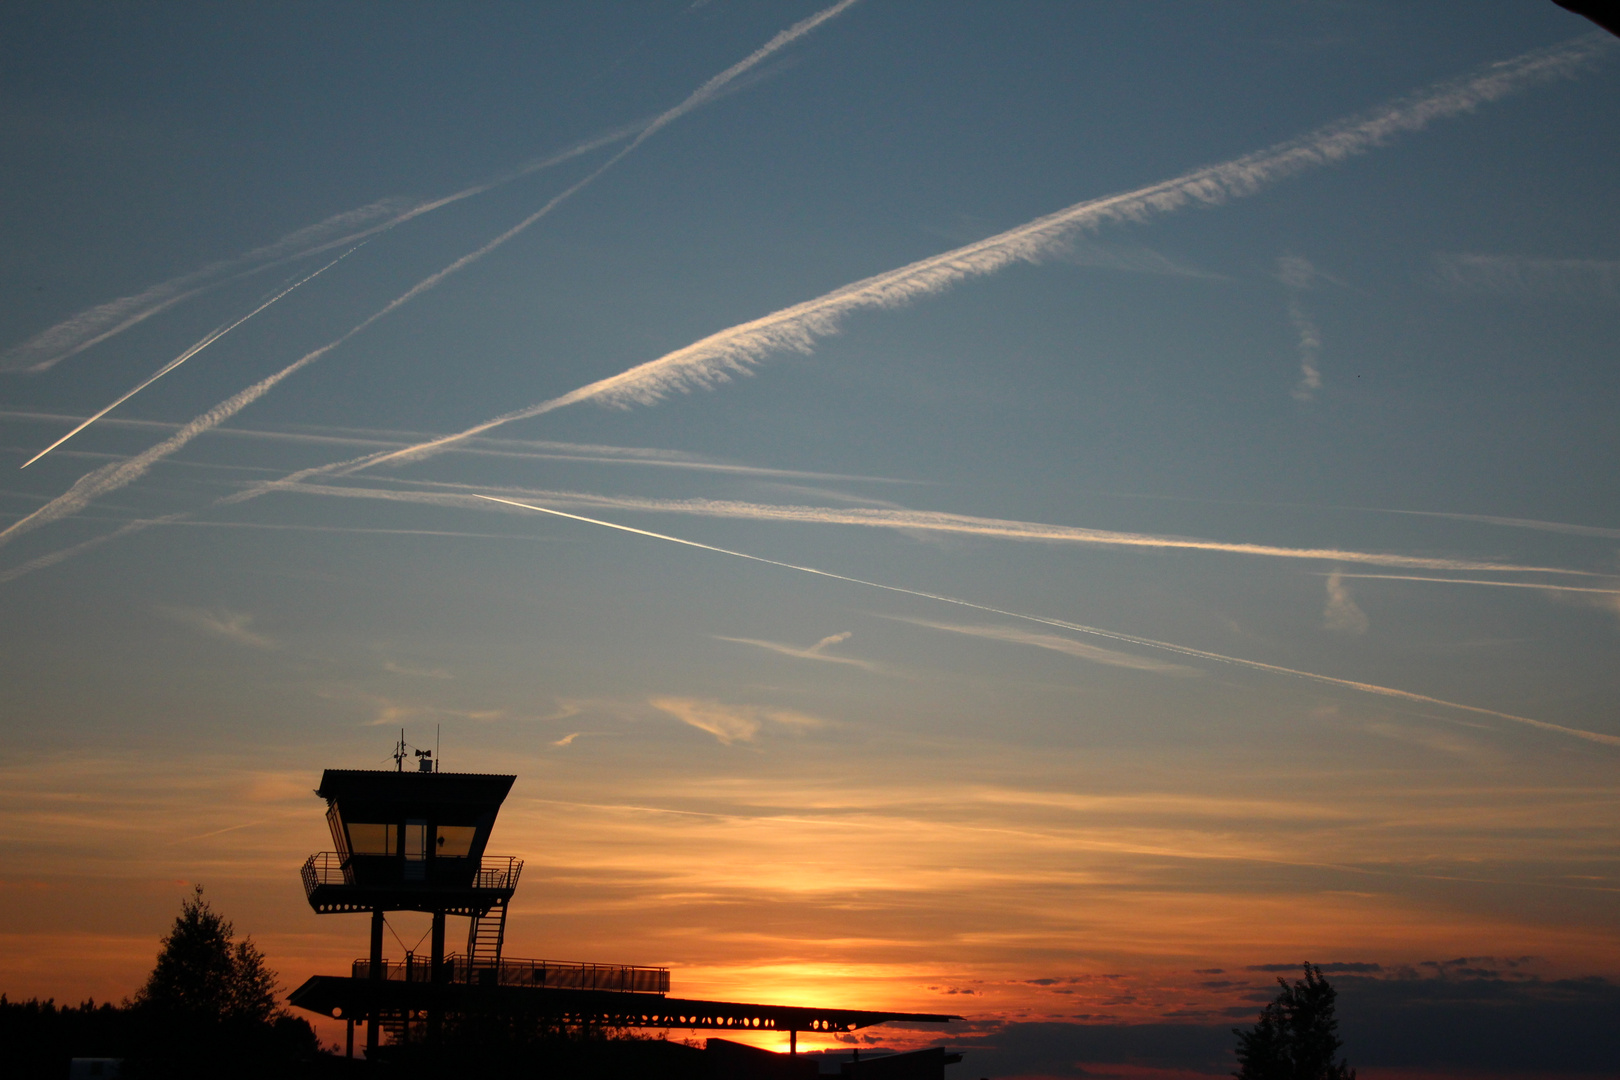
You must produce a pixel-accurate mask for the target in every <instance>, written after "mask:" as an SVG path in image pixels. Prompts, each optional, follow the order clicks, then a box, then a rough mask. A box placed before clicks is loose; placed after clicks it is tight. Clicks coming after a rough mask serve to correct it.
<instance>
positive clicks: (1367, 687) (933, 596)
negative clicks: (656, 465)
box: [478, 495, 1620, 746]
mask: <svg viewBox="0 0 1620 1080" xmlns="http://www.w3.org/2000/svg"><path fill="white" fill-rule="evenodd" d="M478 498H480V499H487V500H488V501H490V502H496V503H505V504H506V505H507V506H516V507H521V508H522V509H524V510H535V511H538V512H539V513H542V514H552V515H554V516H556V517H561V518H569V519H570V520H573V521H583V522H585V523H586V524H589V525H601V526H602V527H604V528H608V529H617V530H619V531H620V532H627V533H634V534H635V535H637V536H648V537H651V538H653V539H654V540H668V541H669V542H670V543H674V544H683V545H685V546H686V547H693V548H699V549H701V550H703V551H713V552H717V553H719V554H721V555H732V556H735V557H737V558H739V559H747V560H749V561H750V562H757V563H764V564H765V565H767V566H779V567H782V568H783V569H785V570H797V571H799V572H800V573H804V574H814V575H815V576H817V577H824V578H831V579H832V580H834V581H846V582H849V583H850V584H852V585H864V586H866V587H867V588H870V589H882V590H883V591H885V592H892V593H902V594H904V595H906V596H917V597H921V598H923V599H925V600H937V601H940V602H941V603H946V604H956V605H957V606H959V607H965V608H972V609H973V610H975V611H984V612H989V613H991V614H993V615H1004V616H1006V617H1007V618H1011V619H1023V620H1024V621H1026V622H1034V623H1041V624H1043V625H1045V626H1056V627H1060V628H1062V629H1064V630H1072V631H1074V632H1075V633H1079V634H1090V635H1092V636H1094V637H1100V638H1105V639H1107V640H1109V641H1118V642H1122V643H1124V644H1127V645H1138V646H1141V647H1143V648H1149V649H1160V650H1162V651H1164V652H1170V653H1175V654H1176V655H1178V656H1189V657H1195V658H1197V659H1200V660H1211V661H1214V662H1216V663H1221V664H1231V665H1233V666H1236V667H1246V668H1251V669H1253V670H1255V671H1267V672H1270V673H1272V674H1274V675H1290V676H1293V677H1294V678H1296V679H1308V680H1310V681H1312V682H1319V683H1325V684H1327V685H1329V686H1338V687H1343V688H1345V689H1349V690H1359V691H1361V692H1362V693H1365V694H1377V695H1379V696H1381V697H1392V698H1399V699H1400V700H1402V701H1412V702H1417V703H1419V704H1423V705H1438V706H1441V707H1442V708H1447V709H1461V710H1463V711H1464V712H1471V713H1475V714H1478V715H1481V716H1494V717H1497V718H1498V719H1502V720H1511V721H1513V722H1514V723H1518V724H1526V725H1529V726H1530V727H1534V728H1540V729H1541V730H1543V731H1553V732H1557V733H1558V734H1560V735H1573V736H1574V737H1575V738H1577V739H1586V740H1589V741H1591V742H1596V743H1603V744H1604V745H1606V746H1620V736H1614V735H1604V734H1602V733H1600V732H1596V731H1586V730H1584V729H1582V728H1572V727H1565V726H1564V725H1562V724H1552V723H1548V722H1547V721H1545V720H1536V719H1533V718H1531V717H1528V716H1517V715H1515V714H1513V713H1506V712H1500V711H1498V710H1496V709H1486V708H1483V707H1481V706H1478V705H1464V704H1462V703H1461V702H1456V701H1446V700H1444V699H1443V698H1437V697H1430V696H1429V695H1428V694H1414V693H1412V692H1411V691H1409V690H1397V689H1395V688H1393V687H1389V686H1378V685H1376V684H1374V683H1364V682H1356V681H1355V680H1353V679H1339V678H1335V677H1334V676H1332V675H1318V674H1316V673H1315V672H1311V671H1300V670H1298V669H1297V668H1289V667H1282V666H1280V665H1277V664H1267V663H1264V662H1262V661H1259V660H1245V659H1242V658H1241V657H1236V656H1226V655H1224V654H1222V653H1215V652H1208V651H1206V650H1204V649H1194V648H1190V647H1189V646H1186V645H1176V644H1173V643H1171V642H1168V641H1157V640H1155V639H1153V638H1145V637H1139V636H1138V635H1136V634H1122V633H1119V632H1118V631H1115V630H1104V629H1101V628H1100V627H1096V626H1085V625H1083V624H1081V623H1072V622H1067V621H1065V620H1063V619H1048V618H1043V617H1042V616H1039V615H1025V614H1023V613H1021V612H1017V611H1007V610H1005V609H1003V608H995V607H990V606H988V605H986V604H975V603H973V602H972V601H971V600H961V599H958V598H957V597H954V596H944V595H941V594H939V593H930V592H922V591H920V590H918V589H904V588H901V587H900V586H898V585H883V584H880V583H878V582H876V581H866V580H864V579H862V578H856V577H848V576H846V575H844V574H834V573H831V572H830V571H827V570H817V569H816V568H815V567H813V566H799V565H798V564H796V563H789V562H780V561H778V560H776V559H766V558H761V557H760V556H758V555H749V554H747V553H746V552H742V551H732V550H731V549H729V548H723V547H715V546H714V545H713V544H700V543H698V542H697V541H695V540H683V539H681V538H680V537H678V536H669V535H667V534H665V533H656V532H650V531H648V530H646V529H636V528H632V527H631V526H629V525H619V524H616V523H614V522H611V521H602V520H600V519H599V518H589V517H583V516H581V515H579V514H567V513H564V512H563V511H561V510H552V509H550V508H548V507H544V506H535V505H533V504H532V503H523V502H517V501H516V500H513V499H501V498H496V497H495V496H493V495H480V496H478Z"/></svg>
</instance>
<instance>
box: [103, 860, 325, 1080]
mask: <svg viewBox="0 0 1620 1080" xmlns="http://www.w3.org/2000/svg"><path fill="white" fill-rule="evenodd" d="M130 1012H131V1013H132V1015H133V1016H134V1017H135V1018H136V1019H137V1020H138V1021H139V1023H138V1024H137V1026H136V1032H135V1037H134V1038H133V1039H132V1040H131V1042H130V1046H129V1052H128V1055H127V1058H126V1064H127V1065H128V1066H129V1069H128V1070H127V1071H128V1073H129V1074H130V1075H132V1076H133V1077H137V1078H143V1080H144V1078H152V1080H157V1078H162V1080H192V1078H196V1080H204V1078H207V1080H213V1078H215V1077H218V1076H221V1075H230V1076H232V1077H233V1078H238V1080H247V1078H265V1080H269V1078H272V1077H274V1078H278V1080H279V1078H282V1077H287V1076H294V1075H302V1074H303V1073H304V1072H306V1071H307V1068H306V1065H307V1064H308V1063H309V1062H311V1060H312V1059H313V1058H314V1057H315V1056H316V1055H317V1054H318V1053H319V1051H320V1044H319V1042H318V1041H317V1040H316V1038H315V1030H314V1029H313V1028H312V1027H310V1026H309V1024H308V1023H307V1022H306V1021H304V1020H301V1019H298V1018H297V1017H294V1016H293V1015H291V1014H290V1013H288V1012H287V1011H286V1010H285V1009H281V1008H278V1007H277V1005H276V974H275V972H273V971H271V970H270V969H269V968H268V967H266V966H265V962H264V954H263V953H261V952H260V951H259V949H258V947H257V946H255V945H254V944H253V939H252V938H243V939H242V940H241V941H237V940H236V936H235V928H234V927H233V926H232V925H231V924H230V922H229V921H228V920H227V919H225V918H224V917H223V916H221V915H220V914H219V913H218V912H216V911H215V910H214V909H213V908H212V907H211V906H210V905H209V903H208V901H207V900H205V899H203V890H202V886H201V885H199V886H197V888H196V892H195V893H193V894H192V896H191V897H189V898H188V899H186V900H185V901H183V902H182V903H181V905H180V915H179V916H178V917H177V918H176V919H175V920H174V927H173V929H171V930H170V931H169V935H168V936H167V937H165V938H164V939H163V942H162V947H161V948H160V949H159V950H158V958H157V964H156V965H155V966H154V967H153V968H152V974H151V975H150V976H148V977H147V980H146V985H144V986H142V987H141V989H140V991H139V992H137V993H136V995H135V1000H134V1001H133V1002H132V1003H131V1006H130Z"/></svg>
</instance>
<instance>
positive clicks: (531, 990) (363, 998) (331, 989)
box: [287, 965, 961, 1032]
mask: <svg viewBox="0 0 1620 1080" xmlns="http://www.w3.org/2000/svg"><path fill="white" fill-rule="evenodd" d="M591 966H598V965H591ZM641 970H646V969H641ZM666 985H667V984H666ZM287 1000H288V1001H289V1002H290V1003H291V1004H293V1005H296V1006H297V1007H298V1008H300V1009H308V1010H310V1011H312V1012H319V1013H324V1014H326V1015H328V1016H336V1017H353V1016H363V1015H379V1016H387V1015H389V1014H393V1015H406V1014H409V1013H415V1012H426V1011H427V1010H430V1009H431V1010H442V1011H444V1012H486V1011H487V1012H493V1013H500V1014H503V1015H523V1014H527V1015H532V1016H544V1017H548V1018H551V1019H555V1020H558V1021H561V1022H563V1023H567V1024H596V1025H600V1026H603V1027H613V1028H657V1029H666V1028H668V1029H673V1028H690V1029H708V1030H716V1031H784V1032H792V1031H817V1032H847V1031H854V1030H856V1029H857V1028H864V1027H870V1026H871V1025H873V1024H883V1023H889V1022H891V1021H902V1022H909V1023H915V1024H944V1023H949V1022H950V1021H952V1020H960V1019H961V1017H960V1016H950V1015H941V1014H937V1013H906V1012H887V1011H876V1010H870V1009H837V1008H816V1007H812V1006H802V1005H759V1004H751V1003H747V1002H737V1001H701V1000H694V999H689V998H672V997H666V996H664V995H663V994H657V993H642V992H636V991H620V990H589V989H573V988H562V987H555V986H536V985H527V986H525V985H499V984H497V985H480V984H478V983H472V982H438V983H434V982H428V981H425V980H423V981H417V980H414V979H411V980H407V979H405V978H403V977H402V978H400V979H397V980H396V979H371V978H354V977H349V978H345V977H343V976H339V975H316V976H315V977H313V978H311V979H309V980H308V981H307V982H305V983H304V984H303V985H302V986H300V987H299V988H298V989H296V990H294V991H293V992H292V993H291V994H290V995H288V998H287ZM385 1022H386V1020H385Z"/></svg>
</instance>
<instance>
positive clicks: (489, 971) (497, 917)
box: [467, 900, 506, 983]
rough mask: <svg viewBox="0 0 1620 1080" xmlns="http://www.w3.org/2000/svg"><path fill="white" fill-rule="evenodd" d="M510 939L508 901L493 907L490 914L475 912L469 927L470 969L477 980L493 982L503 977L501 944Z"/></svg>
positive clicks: (468, 955)
mask: <svg viewBox="0 0 1620 1080" xmlns="http://www.w3.org/2000/svg"><path fill="white" fill-rule="evenodd" d="M505 940H506V901H504V900H502V901H500V902H498V903H496V904H495V906H494V907H492V908H490V909H489V911H488V913H487V914H484V915H474V916H473V917H472V925H471V926H469V927H468V928H467V969H468V974H469V975H470V976H471V977H472V981H473V982H475V983H483V982H485V981H486V980H487V981H488V982H490V983H494V982H496V981H497V980H498V979H499V978H500V968H501V945H502V943H504V942H505Z"/></svg>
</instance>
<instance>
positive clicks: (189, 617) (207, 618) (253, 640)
mask: <svg viewBox="0 0 1620 1080" xmlns="http://www.w3.org/2000/svg"><path fill="white" fill-rule="evenodd" d="M157 611H158V613H159V614H161V615H163V616H165V617H166V618H170V619H173V620H174V621H175V622H177V623H181V624H182V625H185V626H189V627H190V628H191V629H193V630H196V631H198V632H199V633H203V634H206V635H208V636H209V637H216V638H220V639H221V640H224V641H234V642H235V643H236V644H238V645H247V646H249V647H251V648H254V649H274V648H277V647H278V645H277V642H276V640H275V639H274V638H271V637H268V636H266V635H264V634H261V633H258V632H257V631H255V630H253V629H252V625H253V616H252V615H249V614H247V613H246V612H240V611H230V610H227V609H225V608H221V609H220V610H218V611H209V610H207V609H206V608H185V607H159V608H158V609H157Z"/></svg>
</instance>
